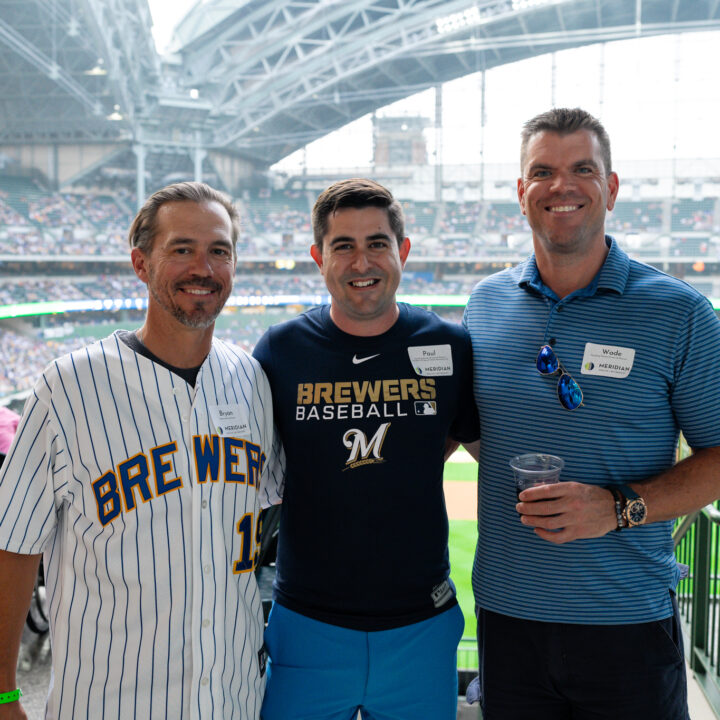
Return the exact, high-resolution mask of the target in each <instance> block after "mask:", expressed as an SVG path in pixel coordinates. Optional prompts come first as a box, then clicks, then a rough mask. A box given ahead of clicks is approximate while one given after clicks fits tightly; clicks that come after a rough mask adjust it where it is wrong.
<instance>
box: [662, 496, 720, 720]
mask: <svg viewBox="0 0 720 720" xmlns="http://www.w3.org/2000/svg"><path fill="white" fill-rule="evenodd" d="M673 540H674V543H675V556H676V558H677V559H678V562H681V563H683V564H685V565H687V566H688V567H689V574H688V577H687V578H684V579H683V580H681V581H680V583H679V584H678V588H677V592H678V605H679V606H680V615H681V618H682V622H683V636H684V641H685V655H686V657H687V660H688V663H689V665H690V668H691V669H692V671H693V672H694V673H695V679H696V680H697V683H698V685H700V687H701V688H702V690H703V692H704V693H705V696H706V698H707V700H708V702H709V703H710V706H711V707H712V709H713V711H714V712H715V715H716V716H717V717H719V718H720V510H718V508H717V507H715V505H708V506H707V507H705V508H703V509H702V510H699V511H698V512H696V513H693V514H692V515H687V516H686V517H684V518H681V519H680V520H678V522H677V524H676V526H675V530H674V532H673Z"/></svg>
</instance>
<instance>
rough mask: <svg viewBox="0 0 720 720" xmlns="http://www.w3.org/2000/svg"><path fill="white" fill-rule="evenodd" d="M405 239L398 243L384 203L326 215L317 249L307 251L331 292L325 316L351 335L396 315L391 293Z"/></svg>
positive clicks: (383, 326)
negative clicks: (319, 244) (324, 230)
mask: <svg viewBox="0 0 720 720" xmlns="http://www.w3.org/2000/svg"><path fill="white" fill-rule="evenodd" d="M409 251H410V241H409V240H408V239H407V238H405V239H404V240H403V241H402V243H401V244H400V245H399V246H398V242H397V239H396V238H395V236H394V234H393V231H392V230H391V228H390V223H389V220H388V214H387V211H386V210H385V209H383V208H377V207H364V208H343V209H341V210H336V211H335V212H334V213H332V214H331V215H330V216H329V217H328V225H327V232H326V233H325V235H324V237H323V242H322V251H321V250H320V249H319V248H318V247H317V245H313V246H312V248H311V249H310V252H311V254H312V256H313V259H314V260H315V262H316V263H317V265H318V267H319V268H320V272H321V273H322V274H323V277H324V278H325V284H326V285H327V288H328V291H329V292H330V295H331V297H332V302H331V308H330V317H331V318H332V320H333V322H334V323H335V324H336V325H337V326H338V327H339V328H340V329H341V330H343V331H344V332H347V333H350V334H351V335H362V336H370V335H379V334H381V333H383V332H385V331H386V330H388V329H389V328H390V327H392V325H393V324H394V322H395V320H396V319H397V316H398V308H397V303H396V301H395V292H396V291H397V288H398V285H399V284H400V277H401V275H402V269H403V267H404V265H405V260H406V259H407V256H408V252H409Z"/></svg>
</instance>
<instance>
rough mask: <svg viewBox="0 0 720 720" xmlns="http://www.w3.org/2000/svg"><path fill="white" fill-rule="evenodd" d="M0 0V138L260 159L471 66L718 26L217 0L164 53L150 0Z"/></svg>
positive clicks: (539, 8)
mask: <svg viewBox="0 0 720 720" xmlns="http://www.w3.org/2000/svg"><path fill="white" fill-rule="evenodd" d="M0 7H1V8H2V13H1V14H0V144H23V143H40V142H54V143H62V142H66V143H69V142H74V143H77V142H125V143H127V144H128V145H129V144H132V143H144V144H147V145H148V146H152V147H154V148H162V147H167V148H168V151H171V152H177V150H178V148H188V149H191V148H197V147H202V148H205V149H209V148H214V149H218V150H223V151H226V152H229V153H232V154H236V155H238V156H241V157H245V158H248V159H251V160H254V161H256V162H257V163H258V164H260V165H263V166H267V165H268V164H271V163H272V162H274V161H276V160H278V159H280V158H282V157H284V156H285V155H287V154H289V153H290V152H292V151H294V150H296V149H298V148H300V147H302V146H304V145H305V144H307V143H308V142H310V141H312V140H314V139H316V138H318V137H321V136H323V135H325V134H327V133H328V132H330V131H332V130H334V129H336V128H338V127H341V126H342V125H345V124H346V123H348V122H350V121H352V120H354V119H356V118H358V117H361V116H363V115H365V114H366V113H368V112H371V111H373V110H375V109H377V108H379V107H382V106H384V105H387V104H389V103H391V102H394V101H397V100H400V99H402V98H404V97H407V96H409V95H411V94H413V93H416V92H419V91H421V90H424V89H426V88H429V87H432V86H434V85H437V84H439V83H442V82H445V81H447V80H451V79H454V78H457V77H460V76H462V75H466V74H468V73H471V72H475V71H478V70H483V69H489V68H492V67H495V66H497V65H502V64H505V63H509V62H514V61H517V60H520V59H523V58H527V57H530V56H533V55H539V54H542V53H546V52H551V51H556V50H561V49H565V48H570V47H576V46H580V45H586V44H590V43H595V42H601V41H611V40H619V39H626V38H632V37H640V36H646V35H657V34H663V33H669V32H679V31H687V32H691V31H698V30H707V29H713V28H718V27H720V0H693V2H682V1H681V0H635V1H634V2H633V1H632V0H475V1H474V2H473V1H471V0H210V1H209V2H197V3H196V4H195V6H194V7H193V9H192V10H191V11H190V12H189V13H188V15H187V16H186V17H185V18H184V19H183V21H182V22H181V23H180V24H179V25H178V27H177V28H176V31H175V37H174V45H173V47H172V48H171V51H172V52H171V53H170V54H168V55H166V56H163V57H160V56H159V55H158V54H157V52H156V51H155V46H154V43H153V39H152V36H151V32H150V28H151V19H150V12H149V8H148V4H147V0H1V2H0Z"/></svg>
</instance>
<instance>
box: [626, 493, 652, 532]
mask: <svg viewBox="0 0 720 720" xmlns="http://www.w3.org/2000/svg"><path fill="white" fill-rule="evenodd" d="M646 516H647V508H646V507H645V503H644V502H643V501H642V500H640V499H639V498H638V499H637V500H630V502H628V504H627V506H626V507H625V517H626V518H627V521H628V524H630V525H640V524H641V523H642V522H644V520H645V517H646Z"/></svg>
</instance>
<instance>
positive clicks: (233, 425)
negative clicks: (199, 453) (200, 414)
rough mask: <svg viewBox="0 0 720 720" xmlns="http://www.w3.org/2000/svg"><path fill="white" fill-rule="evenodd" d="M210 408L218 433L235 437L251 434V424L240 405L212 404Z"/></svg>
mask: <svg viewBox="0 0 720 720" xmlns="http://www.w3.org/2000/svg"><path fill="white" fill-rule="evenodd" d="M209 409H210V417H211V418H212V419H213V422H214V423H215V427H216V428H217V431H218V435H232V436H233V437H242V436H248V435H250V424H249V423H248V421H247V418H246V417H244V416H243V413H242V410H241V409H240V406H239V405H211V406H210V408H209Z"/></svg>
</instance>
